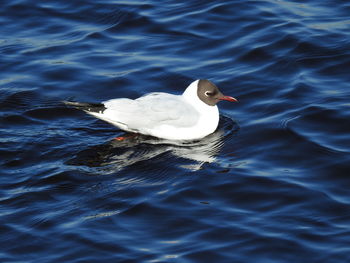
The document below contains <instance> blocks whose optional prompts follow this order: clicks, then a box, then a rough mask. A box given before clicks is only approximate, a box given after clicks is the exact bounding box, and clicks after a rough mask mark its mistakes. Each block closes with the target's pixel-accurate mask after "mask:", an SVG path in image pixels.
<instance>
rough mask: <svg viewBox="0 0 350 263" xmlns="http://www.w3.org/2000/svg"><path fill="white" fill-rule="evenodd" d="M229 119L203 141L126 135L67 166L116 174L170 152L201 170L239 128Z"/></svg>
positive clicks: (195, 168) (78, 155) (213, 159)
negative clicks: (179, 140)
mask: <svg viewBox="0 0 350 263" xmlns="http://www.w3.org/2000/svg"><path fill="white" fill-rule="evenodd" d="M227 119H228V118H225V121H224V123H223V124H222V125H220V126H221V127H220V126H219V128H218V129H217V130H216V131H215V132H214V133H212V134H210V135H208V136H207V137H205V138H203V139H201V140H199V141H193V142H177V141H168V140H162V139H158V138H154V137H149V136H143V135H137V136H129V137H128V136H126V137H125V139H124V140H121V141H120V140H111V141H109V142H107V143H104V144H102V145H95V146H92V147H90V148H88V149H85V150H83V151H81V152H79V153H78V154H77V155H76V156H75V157H74V158H73V159H71V160H69V161H68V163H67V164H70V165H83V166H88V167H103V168H104V169H103V171H104V173H106V172H107V173H114V172H118V171H120V170H122V169H123V168H126V167H128V166H131V165H134V164H137V163H139V162H142V161H145V160H149V159H152V158H156V157H159V158H160V159H159V161H161V155H162V154H164V153H170V154H171V155H173V156H174V157H177V159H178V160H179V161H178V162H177V165H179V166H181V167H183V168H186V169H190V170H199V169H201V167H202V165H203V164H204V163H212V162H215V160H216V156H217V155H218V153H219V152H220V149H221V148H222V145H223V142H224V138H225V137H226V136H228V135H229V134H230V133H232V132H233V131H234V130H236V129H238V128H237V127H238V126H237V124H235V123H234V122H233V121H232V120H231V119H229V120H230V121H228V120H227ZM180 159H187V160H191V161H193V162H194V163H193V164H190V165H189V164H188V162H181V161H180ZM167 161H168V160H167ZM184 163H186V164H184Z"/></svg>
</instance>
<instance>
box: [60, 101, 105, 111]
mask: <svg viewBox="0 0 350 263" xmlns="http://www.w3.org/2000/svg"><path fill="white" fill-rule="evenodd" d="M63 103H64V104H66V105H67V106H72V107H74V108H76V109H79V110H83V111H86V112H87V113H103V111H104V110H105V109H106V107H105V105H103V104H102V103H85V102H74V101H63Z"/></svg>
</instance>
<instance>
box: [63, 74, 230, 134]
mask: <svg viewBox="0 0 350 263" xmlns="http://www.w3.org/2000/svg"><path fill="white" fill-rule="evenodd" d="M200 88H201V90H202V91H200ZM205 90H206V91H205ZM205 92H207V93H210V94H214V93H215V94H214V95H216V93H217V95H218V96H219V97H217V98H209V95H207V94H205ZM200 93H203V94H205V95H203V94H200ZM201 95H203V96H204V97H203V96H201ZM214 95H213V96H214ZM210 96H212V95H210ZM220 96H221V97H220ZM201 97H202V98H201ZM206 97H208V98H206ZM222 99H224V100H230V101H236V100H235V99H234V98H232V97H228V96H223V95H222V93H221V92H220V91H219V90H218V89H217V87H216V86H215V85H214V84H212V83H211V82H210V81H207V80H196V81H194V82H192V83H191V85H190V86H188V87H187V89H186V90H185V92H184V93H183V94H182V95H173V94H169V93H163V92H157V93H150V94H147V95H144V96H142V97H140V98H137V99H135V100H132V99H126V98H120V99H112V100H108V101H105V102H102V103H101V104H89V103H78V102H66V104H68V105H72V106H75V107H77V108H80V109H82V110H84V111H85V112H87V113H89V114H91V115H93V116H95V117H97V118H99V119H101V120H104V121H106V122H109V123H111V124H113V125H115V126H117V127H119V128H120V129H122V130H124V131H128V132H133V133H141V134H145V135H151V136H155V137H158V138H163V139H168V140H195V139H200V138H203V137H205V136H207V135H208V134H211V133H213V132H214V131H215V130H216V128H217V126H218V123H219V110H218V107H217V106H216V102H217V101H219V100H222ZM210 104H212V105H210Z"/></svg>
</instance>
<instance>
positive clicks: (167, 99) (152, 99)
mask: <svg viewBox="0 0 350 263" xmlns="http://www.w3.org/2000/svg"><path fill="white" fill-rule="evenodd" d="M103 104H104V106H105V107H106V110H105V111H104V113H103V115H104V117H105V118H108V120H109V121H110V122H111V121H115V122H119V123H123V124H126V125H127V126H128V128H129V129H132V130H137V129H138V128H140V127H142V128H154V127H157V126H160V125H170V126H177V127H188V126H191V125H194V124H195V123H196V122H197V120H198V113H197V111H196V110H195V109H194V108H193V107H192V106H190V105H188V104H187V103H185V102H184V100H183V98H182V97H181V96H177V95H171V94H167V93H151V94H148V95H146V96H143V97H140V98H138V99H136V100H131V99H114V100H109V101H106V102H104V103H103ZM97 117H98V116H97Z"/></svg>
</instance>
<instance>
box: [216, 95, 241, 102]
mask: <svg viewBox="0 0 350 263" xmlns="http://www.w3.org/2000/svg"><path fill="white" fill-rule="evenodd" d="M219 100H228V101H234V102H238V100H237V99H235V98H234V97H230V96H222V97H220V98H219Z"/></svg>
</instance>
